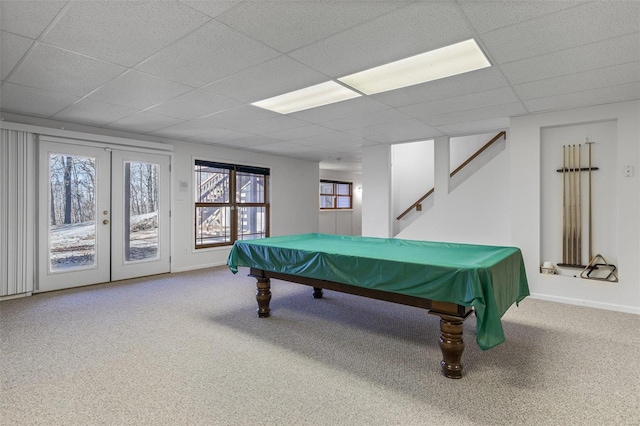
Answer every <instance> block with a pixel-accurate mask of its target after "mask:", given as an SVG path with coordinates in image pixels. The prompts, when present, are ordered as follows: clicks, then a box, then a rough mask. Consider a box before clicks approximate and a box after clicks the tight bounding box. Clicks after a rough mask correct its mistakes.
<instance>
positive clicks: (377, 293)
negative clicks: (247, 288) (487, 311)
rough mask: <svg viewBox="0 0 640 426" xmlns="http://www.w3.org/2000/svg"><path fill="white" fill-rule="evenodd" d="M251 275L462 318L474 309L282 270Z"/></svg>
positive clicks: (254, 272) (261, 270) (264, 271)
mask: <svg viewBox="0 0 640 426" xmlns="http://www.w3.org/2000/svg"><path fill="white" fill-rule="evenodd" d="M249 276H251V277H254V278H256V279H258V280H259V279H263V280H265V279H277V280H282V281H288V282H293V283H298V284H303V285H307V286H310V287H314V288H322V289H326V290H333V291H339V292H341V293H347V294H353V295H356V296H362V297H368V298H370V299H377V300H383V301H386V302H392V303H398V304H401V305H407V306H414V307H417V308H423V309H428V310H429V311H430V313H433V314H436V313H440V314H446V315H451V316H455V317H460V318H466V317H467V316H468V315H469V314H470V313H471V312H472V310H473V308H472V307H471V306H462V305H458V304H455V303H451V302H443V301H438V300H431V299H425V298H422V297H416V296H408V295H404V294H399V293H392V292H388V291H381V290H374V289H370V288H366V287H357V286H353V285H350V284H343V283H339V282H335V281H327V280H320V279H317V278H308V277H302V276H298V275H291V274H284V273H281V272H272V271H266V270H264V269H259V268H250V272H249Z"/></svg>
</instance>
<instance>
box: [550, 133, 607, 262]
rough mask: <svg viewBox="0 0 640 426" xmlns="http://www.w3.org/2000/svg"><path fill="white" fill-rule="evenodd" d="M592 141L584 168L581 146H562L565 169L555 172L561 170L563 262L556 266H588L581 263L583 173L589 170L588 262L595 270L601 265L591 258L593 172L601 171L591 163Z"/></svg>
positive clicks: (588, 143)
mask: <svg viewBox="0 0 640 426" xmlns="http://www.w3.org/2000/svg"><path fill="white" fill-rule="evenodd" d="M592 144H593V142H587V143H586V145H587V146H588V147H589V149H588V157H589V158H588V167H582V145H581V144H578V145H575V144H573V145H563V146H562V168H561V169H557V170H556V172H558V173H562V262H560V263H558V264H557V265H558V266H559V267H562V268H578V269H585V268H588V266H585V265H584V264H582V257H583V256H582V235H583V230H582V204H583V200H582V172H588V192H589V198H588V209H589V212H588V214H589V218H588V223H589V226H588V231H587V232H588V237H589V244H588V245H589V260H590V261H589V265H590V266H591V267H592V270H594V269H597V268H598V267H599V266H601V265H600V264H598V263H597V262H596V263H593V262H591V260H592V259H594V258H593V257H592V234H593V225H592V223H593V221H592V208H591V207H592V176H591V172H593V171H596V170H599V169H598V167H594V166H593V165H592V158H591V157H592V150H591V145H592Z"/></svg>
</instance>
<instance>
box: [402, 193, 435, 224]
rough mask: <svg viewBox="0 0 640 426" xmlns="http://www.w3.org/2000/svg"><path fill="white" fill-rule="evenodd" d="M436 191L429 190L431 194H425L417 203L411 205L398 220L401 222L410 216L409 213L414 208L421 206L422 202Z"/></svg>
mask: <svg viewBox="0 0 640 426" xmlns="http://www.w3.org/2000/svg"><path fill="white" fill-rule="evenodd" d="M434 190H435V188H431V189H430V190H429V192H427V193H426V194H424V195H423V196H422V197H420V199H419V200H418V201H416V202H415V203H413V204H411V207H409V208H408V209H406V210H405V211H403V212H402V214H400V216H398V217H397V218H396V219H397V220H400V219H402V218H403V217H405V216H406V215H408V214H409V212H410V211H411V210H413V209H414V208H416V207H417V206H418V204H420V203H421V202H422V201H424V199H425V198H427V197H428V196H429V195H431V194H433V191H434Z"/></svg>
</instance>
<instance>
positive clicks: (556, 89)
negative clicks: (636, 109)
mask: <svg viewBox="0 0 640 426" xmlns="http://www.w3.org/2000/svg"><path fill="white" fill-rule="evenodd" d="M633 82H640V61H636V62H631V63H628V64H623V65H616V66H613V67H607V68H601V69H597V70H591V71H585V72H582V73H578V74H572V75H565V76H561V77H555V78H549V79H546V80H539V81H533V82H530V83H523V84H518V85H514V86H513V88H514V90H515V91H516V93H517V94H518V97H519V98H520V99H522V100H529V99H536V98H545V97H549V96H555V95H561V94H565V93H572V92H581V91H585V90H591V89H598V88H604V87H610V86H618V85H621V84H626V83H633Z"/></svg>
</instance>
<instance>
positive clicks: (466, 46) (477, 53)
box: [338, 39, 491, 95]
mask: <svg viewBox="0 0 640 426" xmlns="http://www.w3.org/2000/svg"><path fill="white" fill-rule="evenodd" d="M490 66H491V63H490V62H489V60H488V59H487V57H486V56H485V55H484V53H483V52H482V50H481V49H480V47H479V46H478V44H477V43H476V41H475V40H474V39H470V40H466V41H463V42H460V43H456V44H452V45H451V46H446V47H442V48H440V49H436V50H432V51H430V52H426V53H421V54H419V55H415V56H412V57H410V58H406V59H401V60H399V61H395V62H391V63H390V64H386V65H381V66H379V67H375V68H371V69H368V70H365V71H361V72H357V73H355V74H351V75H348V76H346V77H342V78H339V79H338V80H339V81H341V82H343V83H345V84H346V85H348V86H351V87H353V88H354V89H356V90H359V91H360V92H362V93H365V94H367V95H373V94H375V93H380V92H386V91H388V90H394V89H400V88H402V87H407V86H413V85H414V84H420V83H426V82H427V81H433V80H438V79H441V78H445V77H450V76H452V75H457V74H463V73H465V72H469V71H474V70H478V69H481V68H486V67H490Z"/></svg>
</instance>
